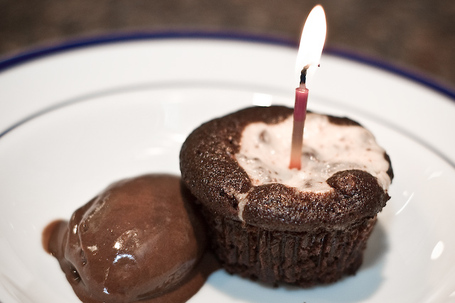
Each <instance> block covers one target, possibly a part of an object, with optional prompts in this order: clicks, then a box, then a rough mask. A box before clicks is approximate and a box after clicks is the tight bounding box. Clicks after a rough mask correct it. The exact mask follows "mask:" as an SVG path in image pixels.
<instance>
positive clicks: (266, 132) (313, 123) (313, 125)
mask: <svg viewBox="0 0 455 303" xmlns="http://www.w3.org/2000/svg"><path fill="white" fill-rule="evenodd" d="M292 124H293V119H292V116H291V117H289V118H288V119H286V120H284V121H283V122H280V123H278V124H272V125H271V124H265V123H262V122H258V123H251V124H249V125H248V126H247V127H246V128H245V129H244V131H243V133H242V139H241V148H240V151H239V152H238V153H237V154H236V155H235V157H236V159H237V161H238V162H239V164H240V166H241V167H242V168H243V169H244V170H245V171H246V172H247V174H248V175H249V177H250V179H251V181H252V183H253V185H261V184H267V183H282V184H285V185H288V186H291V187H296V188H298V189H299V190H300V191H312V192H325V191H328V190H330V189H331V187H330V186H329V185H328V184H327V182H326V180H327V179H328V178H330V177H331V176H332V175H333V174H334V173H336V172H338V171H343V170H348V169H361V170H364V171H367V172H369V173H370V174H371V175H373V176H374V177H376V178H377V180H378V183H379V185H380V186H381V187H382V188H383V189H384V190H387V189H388V187H389V185H390V182H391V180H390V177H389V176H388V174H387V170H388V169H389V162H388V161H387V160H386V159H385V158H384V149H382V148H381V147H380V146H379V145H378V144H377V143H376V140H375V138H374V136H373V134H372V133H371V132H369V131H368V130H367V129H365V128H363V127H361V126H357V125H337V124H334V123H331V122H329V119H328V117H327V116H326V115H320V114H315V113H308V114H307V117H306V121H305V131H304V141H303V149H302V169H301V170H297V169H289V161H290V147H291V137H292Z"/></svg>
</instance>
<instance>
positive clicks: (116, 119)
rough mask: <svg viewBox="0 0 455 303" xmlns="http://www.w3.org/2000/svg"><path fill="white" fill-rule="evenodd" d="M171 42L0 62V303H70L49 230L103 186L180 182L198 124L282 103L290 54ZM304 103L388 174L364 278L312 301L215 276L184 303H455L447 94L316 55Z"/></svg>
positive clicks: (286, 49) (258, 46)
mask: <svg viewBox="0 0 455 303" xmlns="http://www.w3.org/2000/svg"><path fill="white" fill-rule="evenodd" d="M171 36H172V35H171ZM171 36H167V37H166V36H161V37H152V36H150V37H146V38H147V39H145V37H142V38H141V39H134V38H133V39H125V38H123V39H112V40H113V41H109V39H105V40H104V41H103V40H100V41H98V42H96V41H95V42H94V41H88V42H87V41H86V42H85V43H81V42H78V43H75V44H67V45H64V46H60V47H57V48H53V49H48V50H41V51H38V52H35V53H30V54H28V55H25V56H23V57H22V58H20V57H19V58H16V59H17V60H16V61H14V60H13V61H14V62H13V61H8V62H6V61H4V62H3V63H1V62H0V185H1V191H0V203H1V212H0V301H1V302H3V303H13V302H14V303H16V302H46V303H48V302H78V299H77V297H76V296H75V295H74V293H73V291H72V289H71V287H70V286H69V284H68V283H67V281H66V279H65V278H64V275H63V273H62V272H61V270H60V268H59V266H58V263H57V261H56V260H55V259H54V258H53V257H51V256H49V255H47V254H46V253H45V252H44V250H43V248H42V245H41V232H42V230H43V228H44V227H45V226H46V224H47V223H49V222H50V221H52V220H54V219H57V218H66V219H67V218H69V217H70V215H71V213H72V212H73V211H74V210H75V209H76V208H77V207H79V206H80V205H82V204H84V203H85V202H87V201H88V200H89V199H90V198H91V197H92V196H94V195H95V194H96V193H98V192H99V191H100V190H101V189H103V188H104V187H105V186H106V185H108V184H109V183H110V182H113V181H115V180H118V179H121V178H124V177H128V176H134V175H139V174H142V173H146V172H169V173H174V174H178V173H179V168H178V153H179V149H180V145H181V143H182V142H183V140H184V139H185V137H186V136H187V135H188V133H189V132H190V131H191V130H192V129H193V128H195V127H196V126H198V125H199V124H200V123H202V122H203V121H206V120H208V119H210V118H213V117H216V116H220V115H224V114H226V113H229V112H231V111H233V110H236V109H239V108H242V107H245V106H249V105H253V104H256V105H268V104H286V105H289V106H292V105H293V94H294V86H295V81H296V80H295V79H294V75H293V70H294V60H295V55H296V49H295V48H293V47H290V46H287V45H284V44H283V43H263V42H261V41H259V40H260V39H259V40H258V39H255V40H254V41H247V39H245V38H244V37H243V38H242V39H237V40H236V39H226V38H227V37H226V36H220V37H218V38H216V37H214V36H212V37H211V38H210V39H206V38H204V35H200V36H198V35H192V36H190V37H188V38H185V37H173V38H171ZM136 38H137V37H136ZM107 41H109V42H113V43H105V42H107ZM11 62H13V63H14V64H11ZM2 64H3V65H2ZM435 88H436V89H435ZM441 92H442V93H441ZM452 97H453V96H452ZM309 102H310V103H309V107H310V108H311V109H312V110H315V111H320V112H326V113H331V114H339V115H348V116H350V117H352V118H354V119H357V120H358V121H359V122H361V123H362V124H364V125H365V126H366V127H367V128H369V129H371V130H372V131H373V132H374V134H375V135H376V137H377V140H378V141H379V142H380V144H381V145H383V146H384V147H385V148H386V150H387V151H388V153H389V154H390V156H391V159H392V162H393V167H394V171H395V179H394V181H393V184H392V187H391V190H390V194H391V196H392V199H391V200H390V201H389V203H388V205H387V207H386V208H385V209H384V211H383V212H382V213H381V214H380V219H379V224H378V226H377V228H376V229H375V231H374V233H373V235H372V238H371V239H370V241H369V246H368V249H367V252H366V256H365V261H364V264H363V266H362V267H361V269H360V270H359V272H358V273H357V275H356V276H353V277H348V278H345V279H343V280H342V281H340V282H339V283H336V284H333V285H330V286H324V287H316V288H314V289H309V290H302V289H294V288H277V289H273V288H267V287H264V286H261V285H258V284H255V283H253V282H249V281H246V280H243V279H240V278H237V277H234V276H230V275H227V274H225V273H224V272H223V271H219V272H217V273H215V274H213V275H212V276H211V277H210V279H209V281H208V282H207V283H206V285H205V286H204V287H203V288H202V290H201V291H200V292H199V293H198V294H197V295H196V296H194V297H193V298H192V299H191V302H262V303H263V302H278V301H280V302H299V303H302V302H452V301H455V267H454V264H455V238H454V237H453V232H454V230H455V223H454V222H455V221H454V220H453V218H452V217H453V214H454V213H455V203H454V202H455V201H454V198H453V195H452V194H451V191H450V190H449V189H451V187H453V186H454V184H455V165H454V163H455V140H453V136H452V135H451V134H448V132H449V130H454V129H455V119H454V117H455V104H454V102H453V100H451V97H450V94H447V93H444V92H443V91H442V90H439V91H438V90H437V86H433V87H432V88H428V87H426V86H424V85H421V84H419V83H417V82H415V81H410V80H409V79H407V78H405V77H403V76H400V75H397V74H394V73H390V72H387V71H385V70H383V69H378V68H375V67H372V66H370V65H366V64H362V63H358V62H355V61H352V60H347V59H343V58H341V57H339V56H335V55H333V54H332V55H331V54H326V55H324V56H323V58H322V61H321V68H320V69H319V71H318V73H317V75H316V78H315V79H314V85H313V87H312V89H311V92H310V101H309Z"/></svg>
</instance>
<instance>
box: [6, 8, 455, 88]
mask: <svg viewBox="0 0 455 303" xmlns="http://www.w3.org/2000/svg"><path fill="white" fill-rule="evenodd" d="M316 4H322V5H323V7H324V9H325V12H326V15H327V26H328V32H327V40H326V46H327V47H329V48H336V49H341V50H345V51H348V52H353V53H357V54H360V55H362V56H366V57H371V58H375V59H377V60H380V61H384V62H387V63H390V64H393V65H395V66H397V67H399V68H404V69H406V70H408V71H411V72H413V73H417V74H418V75H420V76H423V77H428V78H429V79H431V80H432V81H435V82H436V83H438V84H440V85H443V86H445V87H448V88H449V89H450V90H453V88H454V87H455V1H452V0H402V1H396V0H370V1H362V0H336V1H334V0H331V1H328V0H327V1H313V0H311V1H310V0H280V1H276V0H243V1H242V0H228V1H221V0H220V1H213V0H129V1H126V0H124V1H120V0H97V1H93V0H67V1H62V0H41V1H24V0H0V16H1V17H0V60H1V59H7V58H10V57H12V56H15V55H17V54H20V53H22V52H26V51H30V50H33V49H37V48H42V47H47V46H53V45H57V44H59V43H62V42H65V41H68V40H75V39H85V38H91V37H96V36H100V35H109V34H123V33H129V32H137V31H141V32H149V33H154V32H163V31H168V30H172V31H179V30H185V31H188V30H191V31H199V30H202V31H213V32H217V31H221V32H231V33H239V34H249V35H259V36H266V37H270V38H276V39H284V40H286V41H290V42H295V43H296V44H297V43H298V41H299V39H300V34H301V30H302V26H303V23H304V21H305V19H306V17H307V15H308V13H309V11H310V10H311V8H312V7H313V6H314V5H316Z"/></svg>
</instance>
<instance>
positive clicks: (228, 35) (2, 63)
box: [0, 31, 455, 101]
mask: <svg viewBox="0 0 455 303" xmlns="http://www.w3.org/2000/svg"><path fill="white" fill-rule="evenodd" d="M178 38H186V39H218V40H237V41H245V42H256V43H265V44H272V45H281V46H287V47H293V48H297V47H298V44H297V43H296V42H293V41H291V40H287V39H282V38H278V37H269V36H260V35H252V34H242V33H236V32H210V31H171V32H169V31H165V32H132V33H121V34H108V35H104V36H95V37H91V38H83V39H79V40H70V41H67V42H64V43H62V44H58V45H55V46H50V47H43V48H37V49H34V50H30V51H27V52H23V53H21V54H18V55H15V56H12V57H9V58H6V59H3V60H0V73H1V72H3V71H5V70H7V69H9V68H12V67H14V66H16V65H19V64H22V63H26V62H27V61H30V60H33V59H37V58H40V57H44V56H47V55H52V54H55V53H59V52H64V51H67V50H73V49H76V48H81V47H89V46H96V45H99V44H108V43H117V42H126V41H135V40H152V39H178ZM324 53H326V54H330V55H335V56H338V57H342V58H345V59H349V60H353V61H357V62H360V63H364V64H367V65H371V66H374V67H377V68H380V69H383V70H386V71H389V72H391V73H394V74H396V75H399V76H402V77H405V78H408V79H410V80H413V81H415V82H417V83H419V84H422V85H424V86H426V87H428V88H430V89H432V90H434V91H437V92H439V93H441V94H443V95H445V96H447V97H449V98H450V99H452V101H455V88H452V87H448V86H446V85H443V84H441V83H439V82H437V81H436V80H434V79H431V78H430V77H426V76H424V75H422V74H420V73H417V72H415V71H411V70H408V69H406V68H403V67H398V66H396V65H393V64H391V63H388V62H385V61H382V60H379V59H375V58H372V57H368V56H366V55H362V54H359V53H355V52H352V51H348V50H342V49H338V48H330V47H328V48H325V49H324Z"/></svg>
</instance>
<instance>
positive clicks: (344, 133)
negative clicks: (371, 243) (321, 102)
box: [180, 106, 393, 287]
mask: <svg viewBox="0 0 455 303" xmlns="http://www.w3.org/2000/svg"><path fill="white" fill-rule="evenodd" d="M292 113H293V110H292V109H291V108H287V107H282V106H272V107H252V108H247V109H244V110H240V111H238V112H235V113H232V114H230V115H227V116H225V117H222V118H218V119H214V120H212V121H209V122H207V123H205V124H203V125H201V126H200V127H199V128H197V129H196V130H194V131H193V132H192V133H191V134H190V136H189V137H188V138H187V140H186V141H185V142H184V144H183V146H182V149H181V152H180V169H181V173H182V180H183V182H184V184H185V185H186V186H187V187H188V189H189V190H190V191H191V193H192V194H193V195H194V196H195V197H196V199H197V203H199V204H200V206H201V209H202V211H203V214H204V216H205V219H206V221H207V223H208V225H209V227H210V228H209V235H210V239H211V245H212V248H213V250H214V252H215V253H216V255H217V256H218V258H219V260H220V262H221V264H222V266H223V267H224V268H225V269H226V270H227V271H228V272H230V273H237V274H240V275H241V276H244V277H248V278H251V279H255V280H256V279H257V280H259V281H262V282H265V283H269V284H274V285H276V284H278V283H281V282H286V283H291V284H296V285H299V286H302V287H309V286H313V285H316V284H326V283H331V282H334V281H336V280H338V279H340V278H341V277H343V276H344V275H349V274H354V273H355V272H356V271H357V269H358V268H359V267H360V265H361V263H362V256H363V252H364V250H365V248H366V243H367V239H368V237H369V236H370V234H371V232H372V230H373V227H374V225H375V223H376V220H377V218H376V215H377V213H378V212H380V211H381V210H382V208H383V207H384V206H385V204H386V202H387V200H389V198H390V197H389V195H388V193H387V191H388V187H389V185H390V183H391V180H392V178H393V171H392V167H391V163H390V159H389V157H388V155H387V154H386V152H385V151H384V150H383V149H382V148H381V147H380V146H378V145H377V143H376V142H375V139H374V136H373V135H372V134H371V133H370V132H369V131H368V130H366V129H365V128H363V127H362V126H361V125H359V124H358V123H356V122H354V121H352V120H350V119H348V118H338V117H333V116H327V115H320V114H316V113H311V112H309V113H308V114H307V118H306V124H305V137H304V147H303V149H302V168H301V170H297V169H289V168H288V166H289V155H290V146H291V134H292Z"/></svg>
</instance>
